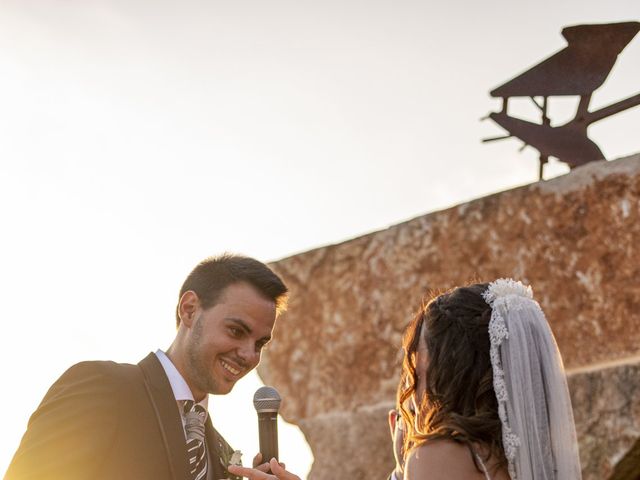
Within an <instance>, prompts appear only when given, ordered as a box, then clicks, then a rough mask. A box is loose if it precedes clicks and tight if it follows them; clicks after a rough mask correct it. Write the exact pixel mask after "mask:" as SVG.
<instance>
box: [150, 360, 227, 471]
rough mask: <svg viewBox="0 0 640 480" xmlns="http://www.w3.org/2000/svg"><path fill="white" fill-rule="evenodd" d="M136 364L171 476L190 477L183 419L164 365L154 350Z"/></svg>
mask: <svg viewBox="0 0 640 480" xmlns="http://www.w3.org/2000/svg"><path fill="white" fill-rule="evenodd" d="M138 365H139V366H140V368H141V369H142V372H143V375H144V378H145V386H146V387H147V393H148V394H149V400H150V402H151V405H152V406H153V409H154V411H155V415H156V419H157V421H158V427H159V429H160V432H161V434H162V441H163V443H164V447H165V450H166V454H167V460H168V461H169V466H170V468H171V472H172V475H173V477H174V479H175V480H183V479H185V478H190V475H189V459H188V456H187V444H186V441H185V437H184V428H183V426H182V419H181V417H180V412H179V411H178V406H177V404H176V399H175V398H174V396H173V390H171V384H170V383H169V379H168V378H167V375H166V374H165V372H164V368H162V364H161V363H160V361H159V360H158V357H156V355H155V354H154V353H150V354H149V355H147V357H145V358H144V359H143V360H142V361H141V362H140V363H138ZM214 478H221V477H214Z"/></svg>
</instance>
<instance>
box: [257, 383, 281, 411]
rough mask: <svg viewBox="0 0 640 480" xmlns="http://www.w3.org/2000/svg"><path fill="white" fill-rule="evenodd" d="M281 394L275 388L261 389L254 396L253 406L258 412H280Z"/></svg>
mask: <svg viewBox="0 0 640 480" xmlns="http://www.w3.org/2000/svg"><path fill="white" fill-rule="evenodd" d="M281 401H282V399H281V398H280V394H279V393H278V391H277V390H276V389H275V388H273V387H260V388H259V389H258V390H256V393H254V394H253V406H254V407H255V409H256V412H258V413H262V412H278V410H280V402H281Z"/></svg>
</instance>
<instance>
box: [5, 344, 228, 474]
mask: <svg viewBox="0 0 640 480" xmlns="http://www.w3.org/2000/svg"><path fill="white" fill-rule="evenodd" d="M206 437H207V448H208V451H209V454H210V462H209V469H210V470H211V472H212V473H213V476H212V478H214V479H220V478H226V477H227V476H228V474H227V473H226V472H225V470H224V468H223V467H222V466H221V462H220V460H219V458H220V452H221V451H224V454H223V456H224V457H225V458H229V457H230V456H231V452H232V450H231V448H230V447H229V445H228V444H227V443H226V442H225V441H224V439H223V438H222V437H221V436H220V434H218V432H217V431H215V429H214V428H213V426H212V424H211V420H210V419H208V420H207V425H206ZM189 478H190V476H189V470H188V458H187V449H186V442H185V436H184V430H183V427H182V420H181V417H180V412H179V411H178V407H177V404H176V400H175V398H174V396H173V392H172V390H171V385H170V384H169V380H168V378H167V376H166V374H165V372H164V369H163V368H162V365H161V364H160V362H159V361H158V359H157V357H156V356H155V354H153V353H151V354H149V355H148V356H147V357H146V358H145V359H143V360H142V361H141V362H140V363H139V364H138V365H130V364H118V363H114V362H83V363H79V364H77V365H74V366H73V367H71V368H70V369H69V370H67V371H66V372H65V373H64V374H63V375H62V376H61V377H60V378H59V379H58V380H57V381H56V383H54V384H53V386H52V387H51V388H50V389H49V391H48V392H47V394H46V395H45V397H44V399H43V400H42V403H41V404H40V406H39V407H38V409H37V410H36V411H35V412H34V413H33V415H32V416H31V418H30V420H29V425H28V428H27V431H26V433H25V434H24V436H23V438H22V441H21V443H20V446H19V447H18V450H17V452H16V453H15V455H14V457H13V460H12V462H11V465H10V466H9V469H8V470H7V473H6V475H5V480H26V479H38V480H81V479H82V480H88V479H91V480H102V479H104V480H107V479H108V480H128V479H131V480H134V479H135V480H146V479H148V480H165V479H166V480H186V479H189Z"/></svg>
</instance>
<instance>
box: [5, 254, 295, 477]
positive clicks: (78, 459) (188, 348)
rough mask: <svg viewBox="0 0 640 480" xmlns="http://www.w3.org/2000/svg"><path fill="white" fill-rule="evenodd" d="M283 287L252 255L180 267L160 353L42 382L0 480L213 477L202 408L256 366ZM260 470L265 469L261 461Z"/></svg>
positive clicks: (213, 434) (217, 464) (226, 454)
mask: <svg viewBox="0 0 640 480" xmlns="http://www.w3.org/2000/svg"><path fill="white" fill-rule="evenodd" d="M286 295H287V288H286V287H285V285H284V283H283V282H282V281H281V280H280V278H279V277H278V276H277V275H276V274H275V273H273V272H272V271H271V270H270V269H269V268H268V267H267V266H266V265H264V264H263V263H261V262H258V261H257V260H254V259H251V258H246V257H241V256H234V255H223V256H220V257H214V258H209V259H207V260H204V261H203V262H201V263H200V264H199V265H198V266H196V268H195V269H194V270H193V271H192V272H191V273H190V274H189V276H188V277H187V279H186V280H185V282H184V284H183V286H182V288H181V290H180V296H179V301H178V305H177V308H176V319H177V325H178V329H177V334H176V337H175V339H174V341H173V343H172V344H171V346H170V347H169V349H168V350H167V351H166V352H163V351H161V350H158V351H156V352H155V353H151V354H149V355H148V356H147V357H146V358H144V359H143V360H142V361H141V362H140V363H138V364H137V365H129V364H117V363H114V362H95V361H94V362H83V363H79V364H77V365H74V366H73V367H71V368H70V369H69V370H67V371H66V372H65V373H64V374H63V375H62V376H61V377H60V378H59V379H58V380H57V381H56V382H55V383H54V385H53V386H52V387H51V388H50V389H49V391H48V392H47V394H46V395H45V397H44V399H43V400H42V403H41V404H40V406H39V407H38V409H37V410H36V411H35V412H34V413H33V415H32V416H31V418H30V420H29V424H28V427H27V431H26V432H25V434H24V436H23V438H22V441H21V443H20V446H19V447H18V450H17V451H16V453H15V455H14V457H13V460H12V462H11V464H10V466H9V469H8V470H7V473H6V475H5V480H26V479H39V480H63V479H64V480H80V479H92V480H100V479H105V480H106V479H110V480H116V479H118V480H128V479H131V480H133V479H136V480H144V479H149V480H152V479H153V480H164V479H166V480H183V479H189V480H218V479H222V478H227V477H230V476H231V475H230V474H229V473H228V472H227V470H226V467H227V465H228V464H229V460H230V457H231V455H232V453H233V450H232V449H231V447H230V446H229V445H228V444H227V442H226V441H225V440H224V439H223V438H222V437H221V436H220V435H219V434H218V432H217V431H216V430H215V429H214V428H213V425H212V422H211V419H210V418H209V416H208V415H207V413H206V406H207V399H208V394H210V393H211V394H218V395H220V394H222V395H224V394H226V393H229V392H230V391H231V389H232V388H233V386H234V384H235V383H236V381H237V380H239V379H240V378H242V377H243V376H244V375H246V374H247V373H248V372H249V371H251V370H252V369H253V368H255V367H256V366H257V365H258V362H259V360H260V352H261V349H262V347H263V346H264V345H265V344H266V343H267V342H268V341H269V340H270V339H271V333H272V330H273V326H274V322H275V319H276V316H277V315H278V313H279V312H280V311H282V309H284V308H285V305H286ZM264 469H265V470H266V467H264Z"/></svg>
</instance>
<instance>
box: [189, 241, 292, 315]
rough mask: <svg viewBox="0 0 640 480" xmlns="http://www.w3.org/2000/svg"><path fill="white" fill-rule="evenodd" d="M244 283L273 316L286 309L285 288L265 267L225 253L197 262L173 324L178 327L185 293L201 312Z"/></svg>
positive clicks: (259, 263) (247, 258)
mask: <svg viewBox="0 0 640 480" xmlns="http://www.w3.org/2000/svg"><path fill="white" fill-rule="evenodd" d="M239 282H246V283H248V284H249V285H251V286H253V287H254V288H255V289H256V290H258V292H260V293H261V294H262V295H263V296H264V297H265V298H266V299H268V300H272V301H273V302H274V303H275V305H276V314H280V312H282V311H284V310H285V309H286V308H287V292H288V290H287V287H286V285H285V284H284V282H283V281H282V280H281V279H280V277H278V275H276V274H275V273H274V272H273V271H272V270H271V269H270V268H269V267H268V266H267V265H265V264H264V263H262V262H260V261H258V260H255V259H253V258H249V257H244V256H242V255H234V254H229V253H225V254H223V255H219V256H216V257H209V258H206V259H204V260H203V261H202V262H200V263H199V264H198V265H197V266H196V268H194V269H193V270H192V271H191V273H190V274H189V275H188V276H187V278H186V280H185V281H184V283H183V284H182V288H181V289H180V295H179V296H178V307H176V325H180V315H179V312H178V308H179V302H180V299H181V298H182V295H184V293H185V292H188V291H189V290H191V291H193V292H195V293H196V295H198V298H199V299H200V305H201V307H202V308H203V309H207V308H210V307H212V306H214V305H215V304H216V303H217V302H218V301H219V299H220V295H221V294H222V292H223V291H224V289H225V288H227V287H228V286H229V285H232V284H234V283H239Z"/></svg>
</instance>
